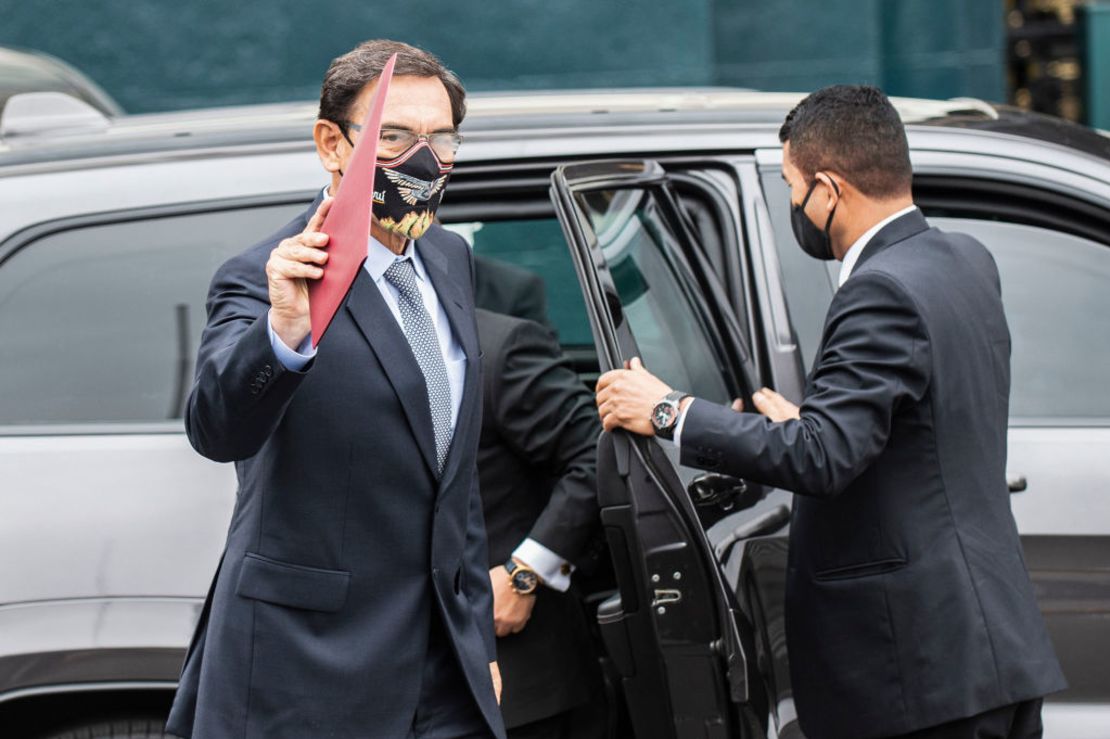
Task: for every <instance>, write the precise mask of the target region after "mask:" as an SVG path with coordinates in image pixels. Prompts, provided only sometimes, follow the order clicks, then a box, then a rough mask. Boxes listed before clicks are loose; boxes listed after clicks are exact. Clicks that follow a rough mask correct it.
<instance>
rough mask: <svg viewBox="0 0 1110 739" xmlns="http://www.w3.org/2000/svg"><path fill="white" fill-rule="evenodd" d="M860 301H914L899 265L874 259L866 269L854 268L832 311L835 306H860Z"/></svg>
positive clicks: (834, 299) (909, 302) (832, 309)
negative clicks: (882, 262) (855, 269)
mask: <svg viewBox="0 0 1110 739" xmlns="http://www.w3.org/2000/svg"><path fill="white" fill-rule="evenodd" d="M861 303H868V304H885V305H895V304H897V305H912V304H913V303H914V298H913V293H912V291H911V289H910V287H909V286H908V285H907V284H906V282H905V280H904V275H903V274H900V270H898V269H890V268H888V266H887V265H884V264H881V263H877V260H872V262H869V263H868V264H867V265H866V268H865V269H861V270H859V271H857V272H853V273H852V276H851V277H849V278H848V281H847V282H845V283H844V284H843V285H842V286H841V287H840V289H839V290H837V291H836V295H835V296H834V297H833V305H832V307H831V308H830V311H834V310H835V309H836V308H838V307H839V308H847V307H850V306H857V305H859V304H861Z"/></svg>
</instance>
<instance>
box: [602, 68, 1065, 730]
mask: <svg viewBox="0 0 1110 739" xmlns="http://www.w3.org/2000/svg"><path fill="white" fill-rule="evenodd" d="M780 137H781V139H782V141H783V142H784V149H783V174H784V177H785V179H786V181H787V182H788V183H789V185H790V189H791V201H792V204H793V221H794V232H795V235H796V236H797V238H798V241H799V244H800V245H801V246H802V248H803V249H805V250H806V252H807V253H809V254H810V255H812V256H814V257H818V258H824V259H832V258H836V259H839V260H841V261H842V262H843V265H842V268H841V275H840V282H841V287H840V289H839V291H838V292H837V293H836V296H835V297H834V299H833V301H832V304H831V305H830V307H829V312H828V317H827V319H826V322H825V329H824V335H823V338H822V342H821V347H820V350H819V352H818V355H817V359H816V362H815V363H814V367H813V371H812V373H811V374H810V376H809V378H808V382H807V385H806V390H805V398H804V401H803V403H802V406H801V408H800V409H797V408H791V407H789V406H788V404H786V403H784V402H783V401H782V399H781V398H777V397H776V396H773V395H772V394H768V393H763V394H761V395H760V397H759V398H757V406H759V407H761V408H763V409H765V410H768V411H771V412H772V414H773V417H770V418H768V417H764V416H760V415H756V414H748V413H736V412H734V411H733V410H731V409H729V408H725V407H721V406H717V405H715V404H713V403H710V402H707V401H705V400H700V399H699V400H693V399H691V398H688V397H687V398H683V397H681V396H682V394H681V393H677V394H672V390H671V389H670V388H669V387H667V386H666V385H665V384H664V383H662V382H661V381H659V380H658V379H656V378H654V377H653V376H651V375H650V374H649V373H648V372H647V371H646V370H644V369H643V367H642V366H641V365H640V364H639V362H638V361H635V362H634V363H633V368H632V369H631V370H622V371H616V372H613V373H609V374H607V375H605V376H604V377H602V378H601V381H600V382H599V385H598V387H599V394H598V398H597V401H598V404H599V410H600V413H601V415H602V418H603V423H604V425H605V427H606V429H614V428H618V427H623V428H627V429H630V430H632V431H635V432H637V433H641V434H651V433H655V434H657V435H660V436H663V437H667V438H674V440H675V442H676V443H677V444H678V445H679V446H680V447H681V454H682V460H683V463H684V464H688V465H693V466H696V467H701V468H704V469H710V470H715V471H719V472H724V473H727V474H731V475H737V476H741V477H745V478H748V479H752V480H755V481H757V482H761V483H766V484H770V485H775V486H781V487H784V488H787V489H790V490H793V491H794V492H796V493H798V495H799V497H798V498H796V499H795V504H794V514H793V519H792V523H791V531H790V555H789V566H788V573H787V583H786V587H787V592H786V625H787V640H788V647H789V650H790V662H791V683H792V687H793V690H794V696H795V700H796V702H797V708H798V718H799V721H800V723H801V725H802V729H803V730H804V731H805V733H806V735H807V736H808V737H811V739H824V738H826V737H828V738H843V739H867V737H892V736H900V735H907V736H912V737H914V739H925V738H926V737H929V738H933V737H938V738H939V737H944V738H945V739H961V738H963V737H967V738H968V739H970V738H971V737H1015V738H1016V737H1021V738H1022V739H1025V738H1026V737H1039V736H1040V735H1041V732H1042V730H1041V720H1040V710H1041V700H1040V699H1041V697H1042V696H1044V695H1045V694H1047V693H1051V692H1054V691H1057V690H1061V689H1063V688H1064V687H1065V682H1064V678H1063V675H1062V673H1061V671H1060V667H1059V665H1058V663H1057V661H1056V656H1055V654H1054V652H1053V649H1052V645H1051V643H1050V642H1049V639H1048V636H1047V633H1046V631H1045V627H1044V623H1043V620H1042V618H1041V614H1040V612H1039V610H1038V609H1037V604H1036V601H1035V600H1034V597H1033V589H1032V586H1031V584H1030V581H1029V577H1028V574H1027V572H1026V569H1025V563H1024V558H1023V555H1022V550H1021V544H1020V542H1019V539H1018V533H1017V528H1016V526H1015V524H1014V519H1013V516H1012V514H1011V512H1010V501H1009V493H1008V490H1007V485H1006V476H1005V468H1006V427H1007V414H1008V396H1009V389H1010V370H1009V355H1010V336H1009V332H1008V329H1007V326H1006V317H1005V315H1004V314H1003V310H1002V301H1001V294H1000V285H999V277H998V271H997V269H996V267H995V265H994V261H993V259H992V258H991V256H990V253H989V252H988V251H987V250H986V249H985V248H984V247H983V246H982V245H981V244H979V243H978V242H976V241H975V240H974V239H971V238H970V237H967V236H963V235H958V234H946V233H943V232H941V231H938V230H936V229H931V228H929V225H928V224H927V223H926V221H925V218H924V217H923V216H922V215H921V212H920V211H918V210H917V209H916V208H915V207H914V205H913V201H912V198H911V192H910V185H911V176H912V172H911V169H910V161H909V152H908V147H907V144H906V137H905V132H904V130H903V127H902V124H901V121H900V120H899V118H898V115H897V113H896V112H895V110H894V108H893V107H892V106H891V104H890V102H889V101H888V100H887V99H886V97H885V96H884V95H883V94H882V93H881V92H880V91H878V90H876V89H875V88H871V87H857V86H836V87H831V88H825V89H823V90H819V91H818V92H815V93H814V94H812V95H810V96H809V97H807V98H806V99H805V100H803V101H802V102H801V103H800V104H799V105H798V106H797V107H796V108H795V109H794V110H793V111H792V112H791V113H790V115H789V116H788V117H787V119H786V122H785V123H784V125H783V127H782V131H781V133H780Z"/></svg>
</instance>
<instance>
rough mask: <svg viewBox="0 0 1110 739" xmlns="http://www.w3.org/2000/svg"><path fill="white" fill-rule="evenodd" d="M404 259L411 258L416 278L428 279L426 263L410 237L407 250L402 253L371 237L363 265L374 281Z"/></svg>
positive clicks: (406, 245) (377, 280)
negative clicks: (425, 270)
mask: <svg viewBox="0 0 1110 739" xmlns="http://www.w3.org/2000/svg"><path fill="white" fill-rule="evenodd" d="M402 259H411V260H412V267H413V269H414V270H415V271H416V279H418V280H420V281H421V282H423V281H424V280H425V279H426V275H425V273H424V263H423V262H421V261H420V255H419V254H417V253H416V249H414V248H413V246H412V240H411V239H410V240H409V242H408V243H407V244H405V251H404V252H403V253H401V254H396V253H394V252H392V251H390V250H389V247H387V246H386V245H385V244H383V243H382V242H380V241H378V240H377V239H375V238H374V237H373V236H371V237H370V243H369V244H368V245H367V249H366V263H365V264H364V265H363V266H364V267H365V268H366V271H367V272H369V273H370V276H371V277H373V278H374V282H379V281H381V279H382V278H383V277H384V276H385V271H386V270H387V269H389V266H390V265H391V264H393V263H394V262H399V261H401V260H402Z"/></svg>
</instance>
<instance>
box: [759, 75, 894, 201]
mask: <svg viewBox="0 0 1110 739" xmlns="http://www.w3.org/2000/svg"><path fill="white" fill-rule="evenodd" d="M779 141H782V142H783V143H786V142H787V141H789V142H790V160H791V162H792V163H793V164H794V166H795V167H797V168H798V169H799V170H801V172H802V176H803V177H805V180H806V182H807V183H809V182H812V180H813V176H814V174H816V173H817V172H822V171H831V172H836V173H837V174H839V175H840V176H841V177H843V178H844V179H846V180H848V182H850V183H852V185H853V186H855V187H856V189H858V190H859V191H860V192H862V193H863V194H864V195H867V196H868V197H872V198H876V199H879V200H886V199H890V198H894V197H898V196H900V195H904V194H907V193H909V192H910V187H911V184H912V181H913V169H912V168H911V166H910V148H909V144H908V143H907V142H906V129H905V127H904V126H903V125H902V119H901V118H900V117H899V116H898V111H896V110H895V109H894V106H893V105H892V104H891V102H890V99H889V98H887V96H886V95H884V94H883V91H882V90H880V89H879V88H877V87H872V86H870V85H832V86H831V87H824V88H821V89H820V90H817V91H816V92H814V93H812V94H811V95H809V96H807V97H806V98H805V99H804V100H802V102H800V103H798V104H797V105H796V106H795V107H794V109H793V110H791V111H790V113H789V114H788V115H787V116H786V120H785V121H784V122H783V124H782V128H781V129H779Z"/></svg>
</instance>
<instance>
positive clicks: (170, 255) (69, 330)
mask: <svg viewBox="0 0 1110 739" xmlns="http://www.w3.org/2000/svg"><path fill="white" fill-rule="evenodd" d="M303 208H304V206H303V205H282V206H269V207H260V208H251V209H240V210H225V211H218V212H208V213H197V214H188V215H178V216H165V217H157V218H145V219H138V220H130V221H123V222H114V223H105V224H99V225H90V226H81V227H74V228H70V229H66V230H61V231H55V232H53V233H49V234H47V235H44V236H42V237H40V238H37V239H35V240H33V241H31V242H29V243H26V244H23V245H21V246H19V247H18V248H17V249H16V250H15V251H14V253H12V254H11V255H10V256H8V257H7V258H6V259H4V260H3V261H2V262H0V342H2V344H3V351H0V426H3V425H24V424H30V425H36V424H69V423H113V422H152V421H164V420H167V419H176V418H180V417H181V412H182V403H183V400H184V398H185V396H186V394H187V393H188V390H189V387H190V386H191V385H192V375H193V367H192V365H193V361H194V359H195V355H196V350H197V344H198V342H199V339H200V333H201V330H202V329H203V327H204V323H205V308H204V302H205V298H206V295H207V292H208V284H209V282H210V280H211V278H212V274H213V273H214V272H215V270H216V268H217V267H218V266H219V265H220V264H221V263H222V262H223V261H224V260H226V259H227V258H228V257H230V256H231V255H233V254H236V253H238V252H240V251H242V250H244V249H245V248H247V247H248V246H250V245H251V244H252V243H255V242H256V241H258V240H259V239H261V238H263V237H264V236H266V234H268V233H272V232H273V231H275V230H276V229H278V228H280V226H281V225H282V224H283V223H285V222H287V221H288V220H290V219H291V218H292V217H294V216H295V215H296V214H297V213H299V212H300V211H301V210H302V209H303ZM3 253H4V252H3V251H0V254H3Z"/></svg>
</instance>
